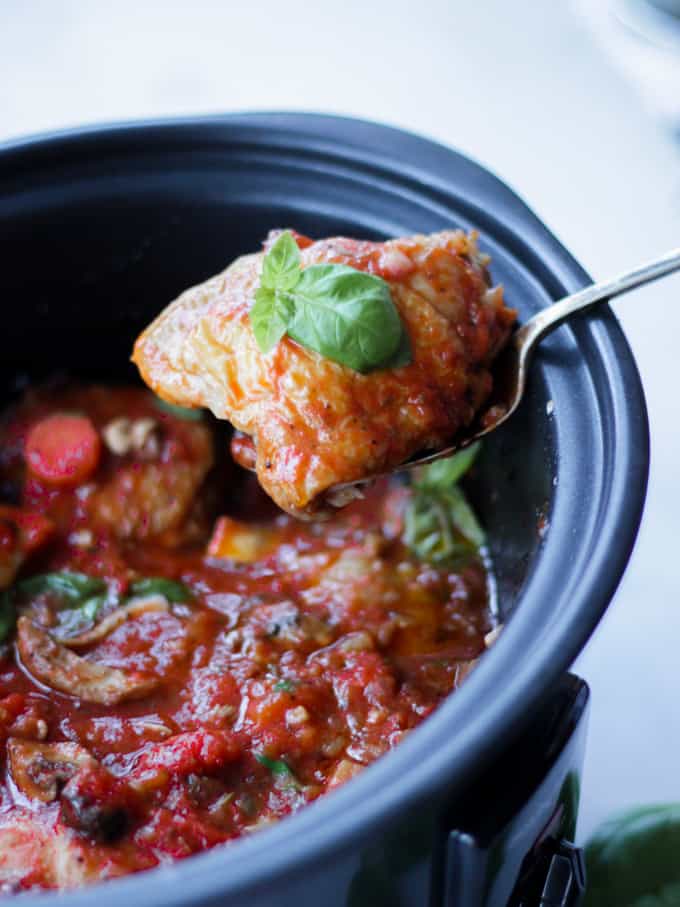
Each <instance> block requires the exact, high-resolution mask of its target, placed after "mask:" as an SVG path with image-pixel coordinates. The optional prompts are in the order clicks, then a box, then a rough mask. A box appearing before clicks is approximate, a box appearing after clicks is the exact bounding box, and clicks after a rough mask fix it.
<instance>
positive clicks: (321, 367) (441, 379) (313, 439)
mask: <svg viewBox="0 0 680 907" xmlns="http://www.w3.org/2000/svg"><path fill="white" fill-rule="evenodd" d="M275 236H276V234H273V238H275ZM273 238H272V237H270V239H269V240H268V242H269V243H271V242H272V241H273ZM296 240H297V243H298V246H299V247H300V249H301V264H302V267H303V268H305V267H308V266H310V265H314V264H328V263H333V264H343V265H348V266H350V267H352V268H355V269H357V270H360V271H365V272H368V273H371V274H374V275H377V276H379V277H381V278H383V279H384V280H385V281H386V282H387V283H388V285H389V289H390V293H391V296H392V300H393V302H394V304H395V306H396V308H397V311H398V313H399V315H400V317H401V320H402V323H403V325H404V328H405V330H406V333H407V334H408V338H409V341H410V346H411V362H410V364H408V365H405V366H402V367H397V368H381V369H377V370H375V371H372V372H369V373H368V374H361V373H359V372H357V371H354V370H352V369H351V368H349V367H347V366H344V365H340V364H338V363H336V362H333V361H331V360H330V359H327V358H324V357H323V356H321V355H319V354H318V353H316V352H313V351H312V350H309V349H307V348H305V347H303V346H301V345H299V344H298V343H296V342H295V341H294V340H292V339H291V338H290V337H287V336H285V337H284V338H283V339H282V340H281V341H280V342H279V343H277V344H276V346H275V347H274V348H273V349H272V350H270V351H269V352H268V353H266V354H265V353H263V352H261V350H260V348H259V346H258V344H257V342H256V339H255V336H254V334H253V330H252V326H251V322H250V319H249V317H248V313H249V311H250V309H251V307H252V305H253V301H254V296H255V291H256V289H257V288H258V285H259V283H260V276H261V271H262V260H263V254H264V253H259V254H254V255H247V256H245V257H243V258H239V259H238V260H236V261H235V262H234V263H233V264H232V265H230V266H229V267H228V268H227V269H226V270H225V271H224V272H222V273H221V274H218V275H217V276H216V277H213V278H211V279H210V280H207V281H206V282H205V283H202V284H200V285H198V286H196V287H192V288H191V289H189V290H187V291H186V292H184V293H182V295H181V296H180V297H179V298H178V299H177V300H176V301H175V302H174V303H172V304H171V305H170V306H169V307H168V308H167V309H165V310H164V311H163V312H162V313H161V314H160V315H159V317H158V318H157V319H156V320H155V321H154V322H153V323H152V324H151V325H150V326H149V327H148V328H147V329H146V330H145V331H144V332H143V333H142V335H141V336H140V337H139V339H138V340H137V343H136V345H135V349H134V354H133V360H134V362H135V363H136V364H137V366H138V367H139V370H140V372H141V374H142V377H143V378H144V380H145V381H146V383H147V384H148V385H149V386H150V387H151V388H152V389H153V390H154V391H155V392H156V393H157V394H158V395H159V396H161V397H162V398H163V399H165V400H167V401H168V402H171V403H175V404H179V405H181V406H185V407H207V408H209V409H211V410H212V412H213V413H214V414H215V415H216V416H217V417H218V418H221V419H228V420H229V421H230V422H231V423H232V424H233V425H234V426H235V428H236V429H238V430H239V432H241V433H244V434H245V435H247V436H249V439H252V443H251V442H250V440H249V439H246V443H244V439H243V438H242V437H241V438H238V436H237V443H236V444H235V445H234V450H235V453H236V455H237V458H238V459H239V460H240V461H241V462H242V463H244V465H254V467H255V469H256V471H257V475H258V478H259V481H260V483H261V485H262V486H263V488H264V489H265V490H266V491H267V493H268V494H269V495H270V496H271V497H272V498H273V499H274V500H275V501H276V503H277V504H278V505H279V506H280V507H281V508H283V509H284V510H287V511H288V512H290V513H293V514H295V515H297V516H308V515H312V514H314V513H315V512H318V511H319V510H320V509H323V507H325V506H327V504H328V503H329V502H330V503H332V502H333V500H334V498H333V496H332V494H329V492H330V490H331V489H333V488H334V486H336V485H339V484H342V483H345V482H353V481H356V480H361V479H368V478H370V477H371V476H372V475H375V474H376V473H380V472H382V471H385V470H388V469H390V468H392V467H394V466H396V465H398V464H399V463H402V462H403V461H404V460H406V459H408V458H409V457H410V456H412V455H413V454H414V453H416V452H417V451H420V450H424V449H427V448H437V447H441V446H443V445H444V444H445V443H446V442H447V441H448V440H449V439H451V437H452V436H453V435H455V433H456V432H457V431H458V430H459V429H460V428H462V427H464V426H465V425H467V424H469V423H470V422H471V420H472V419H473V417H474V415H475V413H476V411H477V410H478V409H479V408H480V406H481V405H482V404H483V402H484V401H485V399H486V398H487V396H488V394H489V392H490V390H491V383H492V378H491V374H490V371H489V366H490V363H491V361H492V359H493V358H494V356H495V355H496V354H497V353H498V351H499V350H500V348H501V347H502V346H503V344H504V343H505V341H506V340H507V338H508V336H509V332H510V327H511V325H512V323H513V321H514V319H515V313H514V311H513V310H511V309H509V308H507V307H506V306H505V304H504V302H503V292H502V288H501V287H495V288H492V287H491V285H490V278H489V274H488V271H487V268H486V265H487V262H488V259H487V257H486V256H484V255H482V254H481V253H480V252H479V251H478V249H477V244H476V237H475V236H474V235H469V236H468V235H465V234H464V233H462V232H461V231H459V230H447V231H444V232H441V233H435V234H432V235H430V236H413V237H407V238H402V239H394V240H390V241H388V242H384V243H376V242H367V241H358V240H354V239H346V238H342V237H338V238H332V239H324V240H320V241H318V242H313V241H312V240H309V239H307V238H305V237H301V236H297V235H296ZM335 501H336V502H337V498H335Z"/></svg>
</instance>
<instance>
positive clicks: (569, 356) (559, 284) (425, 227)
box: [0, 113, 648, 907]
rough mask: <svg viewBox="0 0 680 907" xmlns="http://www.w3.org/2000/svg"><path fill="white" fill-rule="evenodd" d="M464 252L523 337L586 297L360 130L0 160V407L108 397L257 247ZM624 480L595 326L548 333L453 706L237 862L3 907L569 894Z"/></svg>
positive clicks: (568, 269) (87, 132) (416, 141)
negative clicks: (104, 390) (58, 382)
mask: <svg viewBox="0 0 680 907" xmlns="http://www.w3.org/2000/svg"><path fill="white" fill-rule="evenodd" d="M276 226H290V227H294V228H296V229H298V230H299V231H300V232H302V233H305V234H308V235H311V236H315V237H321V236H326V235H333V234H346V235H351V236H359V237H368V238H383V237H386V236H391V235H400V234H408V233H415V232H429V231H434V230H439V229H442V228H445V227H451V226H459V227H463V228H464V229H466V230H469V229H476V230H478V231H479V233H480V237H481V239H480V244H481V247H482V249H483V250H485V251H487V252H489V254H490V255H491V256H492V260H493V273H494V277H495V279H496V280H498V281H500V282H502V283H503V284H504V286H505V291H506V294H507V298H508V300H509V301H510V304H512V305H514V306H515V307H517V308H518V309H519V312H520V318H526V317H528V316H529V315H530V314H532V313H533V312H535V311H536V310H537V309H539V308H540V307H542V306H546V305H548V304H549V303H550V302H551V301H553V300H555V299H557V298H559V297H561V296H563V295H565V294H567V293H569V292H572V291H574V290H576V289H578V288H579V287H581V286H582V285H584V284H585V283H587V282H588V275H587V274H586V273H585V272H584V271H583V270H582V268H581V267H580V266H579V265H578V264H577V262H576V261H574V259H573V258H572V257H571V256H570V255H569V253H568V252H567V251H566V250H565V249H564V248H563V247H562V246H561V245H560V243H559V242H558V241H557V240H556V239H555V237H554V236H552V235H551V234H550V232H549V231H548V230H547V229H546V228H545V227H544V226H543V224H542V223H541V222H540V221H539V220H538V219H537V218H536V217H535V216H534V215H533V214H532V213H531V211H530V210H529V209H528V208H527V207H526V206H525V205H524V203H523V202H522V201H521V200H520V199H519V198H518V197H517V196H516V195H514V194H513V192H512V191H511V190H510V189H508V188H507V187H506V186H505V185H504V184H503V183H502V182H500V181H499V180H498V179H497V178H496V177H495V176H493V175H492V174H491V173H489V172H488V171H486V170H485V169H483V168H482V167H481V166H479V165H478V164H476V163H474V162H473V161H471V160H468V159H467V158H465V157H463V156H462V155H460V154H458V153H456V152H454V151H452V150H450V149H448V148H445V147H442V146H440V145H437V144H434V143H433V142H430V141H427V140H425V139H422V138H418V137H416V136H413V135H410V134H407V133H404V132H402V131H399V130H395V129H392V128H387V127H385V126H379V125H375V124H372V123H368V122H361V121H357V120H352V119H344V118H339V117H328V116H320V115H305V114H286V113H275V114H271V113H267V114H238V115H230V116H220V117H214V118H204V119H182V120H173V121H165V122H145V123H133V124H123V125H115V126H106V127H96V128H89V129H81V130H77V131H72V132H64V133H60V134H56V135H50V136H40V137H37V138H29V139H26V140H20V141H14V142H10V143H8V144H5V145H4V146H2V148H1V149H0V235H1V238H2V245H1V248H2V253H3V254H2V262H3V266H2V270H1V272H0V287H1V291H2V325H3V327H2V337H3V351H2V359H1V365H0V387H1V388H2V396H3V400H9V399H10V398H11V396H12V394H13V393H15V391H16V389H17V387H18V386H19V385H20V384H21V382H23V381H25V380H26V378H27V377H29V378H39V377H40V376H41V375H45V374H48V373H53V372H54V371H55V370H60V369H61V370H64V371H68V372H69V373H71V374H73V373H75V374H77V375H84V376H87V377H98V378H102V377H103V378H107V377H114V378H119V377H123V378H124V377H127V378H129V379H133V378H134V372H133V370H132V368H131V366H130V365H129V364H127V363H128V356H129V352H130V346H131V342H132V339H133V338H134V337H135V335H136V334H137V333H138V331H139V330H140V328H141V327H142V326H143V325H144V324H145V323H146V322H147V321H148V320H149V319H150V317H151V316H152V315H153V314H154V313H156V312H157V311H158V310H160V308H161V307H162V306H164V305H165V304H166V303H167V302H168V301H169V300H170V299H172V298H174V296H176V295H177V293H178V292H179V291H180V290H182V289H183V288H184V287H186V286H189V285H191V284H193V283H196V282H198V281H201V280H203V279H204V278H206V277H207V276H209V275H210V274H212V273H215V272H216V271H218V270H220V269H221V268H222V267H224V265H225V263H226V262H228V261H229V260H230V259H232V258H233V257H235V256H236V255H239V254H241V253H244V252H247V251H250V250H252V249H254V248H256V247H257V246H258V244H259V243H260V241H261V240H262V238H263V237H264V236H265V235H266V233H267V231H268V230H269V229H270V228H271V227H276ZM647 471H648V428H647V417H646V411H645V402H644V397H643V392H642V388H641V385H640V380H639V377H638V373H637V370H636V367H635V363H634V361H633V358H632V355H631V351H630V349H629V347H628V344H627V343H626V340H625V338H624V336H623V334H622V332H621V330H620V328H619V326H618V324H617V322H616V320H615V319H614V317H613V315H612V314H611V312H610V311H608V310H607V309H606V308H603V309H600V311H599V312H598V314H596V315H591V316H588V317H587V318H584V319H581V320H577V321H574V322H573V323H571V324H570V325H565V326H563V327H561V328H560V329H559V330H558V331H557V332H556V333H555V334H554V335H552V336H551V337H550V338H549V339H548V340H547V341H546V342H545V343H544V344H543V345H542V347H541V351H540V354H539V355H538V358H537V360H536V363H535V365H534V367H533V371H532V376H531V382H530V387H529V391H528V396H527V399H526V401H525V402H524V404H523V405H522V407H521V410H520V412H519V413H518V414H517V415H516V416H515V417H514V418H513V419H512V420H511V421H510V423H509V424H508V425H507V427H504V428H502V429H501V430H499V431H498V432H497V433H495V434H494V435H492V436H491V437H490V438H489V439H488V441H487V442H486V443H485V445H484V450H483V455H482V457H481V459H480V462H479V469H478V471H477V477H476V479H475V486H474V488H473V489H472V492H473V494H474V496H475V501H476V506H477V507H478V509H479V512H480V513H481V515H482V517H483V521H484V523H485V526H486V528H487V531H488V535H489V546H490V554H491V557H492V559H493V564H494V569H495V575H496V584H497V600H498V609H499V612H500V615H501V617H502V620H503V622H504V624H505V627H504V630H503V632H502V633H501V635H500V639H499V640H498V642H497V643H496V644H495V645H494V647H493V648H492V650H491V651H490V652H489V653H488V654H487V655H486V656H485V657H484V658H483V659H482V661H481V664H480V666H479V667H478V669H477V670H475V671H474V672H473V674H472V675H471V677H470V678H469V679H468V680H467V681H466V682H465V684H464V686H463V687H462V689H461V690H460V691H458V692H457V693H456V695H455V696H453V697H451V698H450V699H449V700H448V701H447V702H446V703H445V704H444V705H443V706H442V707H441V708H439V709H438V711H437V712H436V713H435V714H434V716H432V717H431V718H429V719H428V720H427V721H426V722H425V723H424V724H423V725H422V726H421V727H420V728H419V729H418V730H417V731H416V732H414V733H413V734H411V735H410V736H409V738H408V739H407V740H405V741H404V742H403V743H402V744H401V745H400V746H399V747H397V749H396V750H395V751H394V752H391V753H390V754H389V755H387V756H385V757H384V758H382V759H380V760H379V761H378V762H377V763H376V764H375V765H373V766H371V767H370V768H368V769H366V770H365V771H364V772H363V773H362V774H361V775H360V776H359V777H358V778H357V779H355V780H352V781H351V782H350V783H349V784H347V785H346V786H344V787H343V788H341V789H340V790H338V791H337V792H334V793H333V794H331V795H330V796H328V797H327V798H325V799H323V798H322V800H321V801H318V802H316V803H314V804H313V805H311V806H310V807H308V808H307V809H305V810H303V811H302V812H300V813H298V814H297V815H295V816H293V817H291V818H289V819H286V820H285V821H283V822H281V823H279V824H278V825H276V826H275V827H272V828H270V829H266V830H263V831H261V832H259V833H258V834H256V835H253V836H252V837H250V838H249V839H247V840H241V841H238V842H236V843H234V844H232V845H230V846H227V847H225V848H218V849H216V850H213V851H210V852H207V853H204V854H202V855H200V856H196V857H192V858H189V859H186V860H183V861H180V862H178V863H175V864H173V865H170V866H166V867H162V868H159V869H156V870H152V871H149V872H145V873H141V874H138V875H134V876H130V877H127V878H124V879H121V880H117V881H112V882H108V883H105V884H103V885H101V886H98V887H97V888H96V889H89V890H83V891H76V892H72V893H67V894H65V895H64V894H61V895H58V896H56V895H50V894H36V895H33V894H29V895H25V896H21V903H22V904H23V905H25V907H29V905H30V907H33V905H35V907H38V905H46V907H47V905H51V904H57V903H58V904H60V905H63V907H84V905H91V904H92V903H94V902H96V903H97V904H98V905H99V907H109V905H111V907H113V905H120V904H123V903H125V904H130V905H133V904H142V905H144V907H155V905H158V907H161V905H162V907H180V905H182V907H189V905H192V907H199V905H200V907H208V905H221V907H236V905H248V907H274V905H276V907H305V905H315V907H317V905H318V904H319V903H322V904H323V905H324V907H362V905H366V907H423V905H430V907H473V905H474V907H477V905H480V907H481V905H486V907H508V905H513V907H519V905H522V907H537V905H539V904H541V905H549V904H550V905H564V907H566V905H573V904H576V903H578V900H579V897H580V893H581V891H582V889H583V868H582V860H581V857H580V854H579V852H578V849H577V848H575V846H574V845H573V840H574V831H575V823H576V816H577V809H578V797H579V774H580V771H581V767H582V760H583V751H584V744H585V735H586V721H587V712H588V697H589V693H588V689H587V687H586V685H585V684H584V683H583V681H581V680H580V679H578V678H576V677H574V676H573V675H571V674H569V673H567V671H568V668H569V665H570V664H571V663H572V661H573V660H574V658H575V656H576V655H577V654H578V652H579V651H580V649H581V648H582V647H583V645H584V644H585V642H586V640H587V639H588V636H589V635H590V633H591V632H592V630H593V628H594V627H595V625H596V624H597V622H598V620H599V619H600V617H601V616H602V614H603V612H604V610H605V608H606V607H607V605H608V604H609V602H610V600H611V598H612V595H613V593H614V590H615V589H616V586H617V583H618V581H619V579H620V577H621V574H622V572H623V570H624V568H625V565H626V562H627V560H628V557H629V555H630V551H631V548H632V545H633V542H634V539H635V534H636V531H637V527H638V523H639V520H640V515H641V511H642V506H643V500H644V495H645V486H646V480H647Z"/></svg>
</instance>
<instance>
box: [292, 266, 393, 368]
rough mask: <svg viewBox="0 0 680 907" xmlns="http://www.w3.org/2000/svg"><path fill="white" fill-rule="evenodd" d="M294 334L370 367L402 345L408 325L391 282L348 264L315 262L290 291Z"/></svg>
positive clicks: (332, 355) (337, 357)
mask: <svg viewBox="0 0 680 907" xmlns="http://www.w3.org/2000/svg"><path fill="white" fill-rule="evenodd" d="M290 295H291V296H292V297H293V299H294V302H295V314H294V316H293V319H292V321H291V323H290V324H289V325H288V333H289V335H290V336H291V337H292V338H293V339H294V340H297V342H298V343H301V344H302V345H303V346H306V347H307V348H308V349H312V350H314V351H315V352H317V353H320V354H321V355H322V356H325V357H326V358H327V359H332V360H333V361H334V362H339V363H340V364H341V365H347V366H349V367H350V368H352V369H354V370H355V371H357V372H362V373H365V372H368V371H371V370H372V369H374V368H378V367H379V366H381V365H383V363H385V362H387V361H388V360H389V359H390V358H391V357H392V356H393V355H394V354H395V353H396V352H397V350H398V348H399V345H400V342H401V337H402V325H401V319H400V318H399V314H398V312H397V310H396V308H395V306H394V303H393V302H392V297H391V296H390V289H389V286H388V285H387V284H386V283H385V281H384V280H381V279H380V278H379V277H375V276H374V275H372V274H364V273H363V272H362V271H356V270H355V269H354V268H348V267H346V266H345V265H311V267H309V268H305V269H304V271H303V272H302V276H301V278H300V282H299V283H298V284H297V286H296V287H295V289H294V290H293V291H291V294H290Z"/></svg>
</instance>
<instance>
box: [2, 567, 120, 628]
mask: <svg viewBox="0 0 680 907" xmlns="http://www.w3.org/2000/svg"><path fill="white" fill-rule="evenodd" d="M47 594H49V595H53V596H54V597H55V598H56V599H57V600H58V601H59V602H60V603H63V604H64V605H65V606H66V607H64V608H63V609H60V613H59V617H60V625H61V627H62V629H67V630H68V631H70V630H74V629H77V628H78V627H79V626H80V625H82V624H85V623H91V622H92V621H93V620H94V619H95V617H96V616H97V614H98V613H99V611H100V609H101V608H102V607H103V606H104V604H105V603H106V600H107V586H106V583H105V582H104V580H103V579H100V578H98V577H94V576H87V575H86V574H85V573H75V572H72V571H69V570H61V571H57V572H54V573H40V574H37V575H36V576H31V577H29V578H28V579H24V580H21V581H20V582H18V583H15V584H14V585H13V586H12V587H11V588H10V589H5V591H4V592H2V594H1V595H0V641H2V640H4V639H5V638H6V637H7V636H8V635H9V634H10V632H11V631H12V630H13V629H14V624H15V622H16V606H17V603H18V602H21V601H22V600H24V601H28V600H30V599H32V598H37V597H38V596H40V595H47Z"/></svg>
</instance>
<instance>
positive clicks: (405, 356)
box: [380, 319, 413, 368]
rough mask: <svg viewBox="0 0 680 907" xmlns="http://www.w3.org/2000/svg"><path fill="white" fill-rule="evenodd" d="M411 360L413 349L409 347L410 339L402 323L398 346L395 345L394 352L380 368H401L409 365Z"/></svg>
mask: <svg viewBox="0 0 680 907" xmlns="http://www.w3.org/2000/svg"><path fill="white" fill-rule="evenodd" d="M400 321H401V319H400ZM412 362H413V350H412V349H411V340H410V339H409V336H408V334H407V333H406V328H405V327H404V325H403V324H402V325H401V336H400V338H399V346H398V347H397V350H396V352H395V353H394V354H393V355H392V356H390V358H389V359H388V360H387V361H386V362H383V364H382V365H381V366H380V368H403V367H404V366H406V365H410V364H411V363H412Z"/></svg>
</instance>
